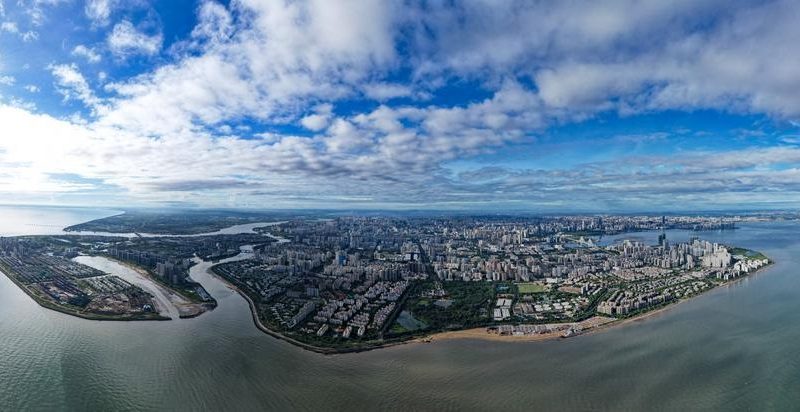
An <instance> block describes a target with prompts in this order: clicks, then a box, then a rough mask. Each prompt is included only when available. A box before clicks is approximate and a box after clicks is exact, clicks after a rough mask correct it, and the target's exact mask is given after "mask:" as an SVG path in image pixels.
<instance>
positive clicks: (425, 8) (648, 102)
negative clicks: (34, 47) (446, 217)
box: [0, 0, 800, 209]
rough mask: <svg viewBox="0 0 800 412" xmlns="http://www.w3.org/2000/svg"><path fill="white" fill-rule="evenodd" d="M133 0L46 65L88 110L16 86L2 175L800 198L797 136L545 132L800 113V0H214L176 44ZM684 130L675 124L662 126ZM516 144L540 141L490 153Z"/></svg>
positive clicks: (96, 182)
mask: <svg viewBox="0 0 800 412" xmlns="http://www.w3.org/2000/svg"><path fill="white" fill-rule="evenodd" d="M115 4H116V2H113V1H91V2H89V3H87V5H86V6H85V14H86V16H87V24H90V25H91V26H92V27H93V28H94V30H106V33H105V36H106V37H105V42H104V43H102V44H95V45H90V44H83V43H80V44H78V45H76V46H74V47H72V48H70V49H69V53H70V54H71V57H72V58H74V59H77V60H75V61H64V62H55V63H51V64H50V65H49V66H48V70H49V72H50V73H51V74H52V87H53V88H54V90H55V91H56V92H57V93H59V94H60V96H61V97H62V99H63V101H72V102H80V103H81V104H82V105H83V107H84V109H85V110H84V111H83V113H82V114H79V115H77V116H73V117H64V116H53V115H48V114H47V113H42V112H32V111H31V110H29V109H30V108H28V109H25V108H21V105H20V104H14V99H6V100H5V102H6V103H5V104H4V105H3V106H1V107H0V125H2V126H0V128H1V129H0V130H1V131H2V134H3V136H8V137H3V138H1V139H0V191H1V192H6V193H32V195H31V196H33V195H35V194H42V195H43V194H49V193H64V192H69V193H91V192H93V191H94V192H102V193H104V195H105V196H109V198H112V197H113V198H114V199H124V198H130V199H135V200H136V201H137V202H159V201H166V200H169V201H175V200H181V201H186V202H193V203H198V204H208V205H217V206H250V207H291V206H308V207H324V206H336V207H350V206H354V207H355V206H357V207H369V206H376V207H430V208H479V209H485V208H489V207H492V206H491V205H493V204H494V205H502V207H507V208H517V209H525V208H528V209H548V208H549V209H552V208H555V209H558V208H562V207H570V206H571V207H573V208H576V209H580V208H582V206H581V205H587V204H589V203H591V205H590V206H591V207H588V206H587V207H583V208H584V209H591V208H596V209H602V208H606V207H607V208H617V209H632V208H639V209H651V208H661V206H663V207H665V208H666V207H695V206H696V207H698V208H707V207H711V206H713V205H715V204H717V203H718V204H720V205H721V206H723V207H726V206H731V205H733V206H735V205H739V204H741V203H742V199H741V197H742V196H744V195H745V194H746V195H747V196H746V197H747V199H746V200H748V201H749V202H750V203H752V204H754V205H759V204H763V205H771V204H778V203H780V204H781V205H786V204H792V202H796V201H798V200H800V191H799V190H798V189H799V188H798V187H797V183H795V182H797V181H800V180H798V179H797V177H798V176H797V175H798V173H800V171H798V170H800V169H798V165H799V164H800V154H799V153H800V149H798V148H797V147H796V146H795V145H794V143H792V142H793V141H792V140H791V138H788V140H787V138H784V139H783V140H781V142H780V143H775V144H772V145H769V147H765V146H764V145H763V144H760V143H753V144H752V145H744V146H742V145H739V146H738V147H731V148H730V149H719V150H706V149H697V150H689V151H683V152H681V153H679V154H678V153H672V154H670V153H663V150H662V152H661V153H652V154H647V155H645V156H642V155H625V154H619V155H617V156H616V157H615V158H614V159H611V160H607V161H586V162H577V163H576V162H571V163H570V164H569V165H563V166H560V167H552V166H548V167H542V166H539V165H538V164H537V159H538V158H539V157H538V155H537V145H536V142H537V141H538V140H539V139H542V138H546V137H547V136H548V134H549V133H550V132H551V131H552V130H554V129H555V128H560V127H565V126H566V125H570V124H576V123H585V122H591V121H597V120H596V119H600V118H603V119H607V118H612V119H614V120H613V121H614V122H618V123H619V128H624V125H625V122H626V119H630V118H633V117H636V116H644V115H650V114H653V113H666V112H670V111H681V112H693V111H699V110H705V111H709V110H710V111H713V112H717V113H723V114H726V115H728V116H762V117H764V118H765V119H768V120H767V121H769V122H774V123H781V124H791V122H792V121H794V120H796V119H797V118H798V117H800V100H798V99H797V97H796V96H798V95H800V75H798V73H800V25H798V24H796V23H797V21H800V7H798V5H797V3H796V2H791V1H770V2H750V1H724V2H723V1H707V2H695V1H677V2H670V3H669V4H667V3H665V2H660V1H633V0H631V1H618V2H602V3H601V2H580V1H562V2H512V3H509V4H508V7H505V8H503V7H497V4H496V3H495V2H491V1H469V2H459V3H457V4H455V5H454V4H452V2H449V1H425V2H422V1H419V2H417V1H388V2H375V1H367V0H364V1H351V2H346V3H334V2H330V1H324V0H309V1H302V2H284V1H255V0H235V1H233V2H231V4H230V6H228V7H226V6H224V5H222V4H220V3H217V2H214V1H204V2H202V3H200V4H199V6H198V8H197V10H196V18H197V21H196V23H195V25H194V27H192V28H191V30H189V31H188V33H189V34H187V35H186V36H185V37H184V38H181V39H180V40H178V41H176V42H171V43H170V44H169V46H168V47H165V38H164V35H163V33H162V31H161V30H157V29H154V28H153V27H152V25H151V24H143V25H142V24H138V25H137V24H135V23H134V21H132V20H130V19H129V17H126V16H123V17H122V18H121V19H120V20H119V21H113V19H114V16H115V15H114V5H115ZM37 7H38V9H36V10H38V12H39V13H44V11H43V9H42V6H41V5H37ZM42 18H43V17H42ZM3 27H5V26H3ZM9 27H11V26H9ZM104 27H105V28H107V29H103V28H104ZM6 31H9V30H6ZM17 31H19V30H17ZM103 52H105V53H109V54H107V55H111V56H113V57H114V59H112V60H114V62H109V63H108V64H128V63H126V60H128V59H133V58H144V59H151V60H149V62H150V63H148V64H149V65H150V67H149V68H148V69H147V70H144V71H142V72H141V73H139V74H136V75H132V76H129V77H127V78H121V79H119V78H118V79H114V80H113V81H110V82H102V81H98V82H95V81H94V80H92V79H89V78H88V77H87V76H85V75H84V74H83V73H82V70H81V67H80V66H79V65H78V63H76V62H80V63H81V64H100V63H101V62H104V59H103V58H102V53H103ZM0 58H2V53H0ZM0 61H1V60H0ZM0 74H2V72H0ZM34 87H37V86H34ZM37 90H38V89H37ZM453 96H461V97H453ZM670 139H671V137H670V134H669V133H665V134H663V135H659V137H658V139H657V141H658V142H659V144H661V145H662V146H659V147H663V146H668V145H669V141H670ZM636 141H637V142H639V143H641V142H642V140H641V139H638V138H637V139H636ZM608 142H609V144H613V145H617V146H620V147H621V148H624V147H632V145H634V144H638V143H634V142H633V141H631V140H625V139H620V138H619V137H618V136H617V137H614V136H609V140H608ZM515 147H520V148H524V149H525V150H527V151H528V152H529V153H530V160H528V161H525V162H522V164H521V165H520V164H515V165H514V166H509V165H505V164H502V163H503V162H502V161H498V159H497V157H496V156H495V157H494V159H495V160H494V162H493V164H491V165H487V164H481V161H480V159H482V158H483V157H485V156H488V155H492V154H496V153H498V152H501V153H502V152H503V151H504V150H509V148H511V149H510V150H513V148H515ZM581 153H582V152H581V151H580V150H577V151H575V154H576V155H578V156H579V155H580V154H581ZM587 157H588V156H587ZM500 160H502V159H500ZM465 162H466V163H469V165H468V166H464V164H466V163H465ZM458 163H461V164H462V165H461V166H458V167H456V166H454V165H455V164H458ZM517 163H519V162H517ZM64 176H67V177H68V178H65V177H64ZM22 177H24V179H21V178H22ZM22 180H24V181H27V182H31V183H27V184H21V183H19V182H20V181H22ZM712 197H713V199H712ZM654 205H660V206H658V207H654Z"/></svg>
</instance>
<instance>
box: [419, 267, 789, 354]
mask: <svg viewBox="0 0 800 412" xmlns="http://www.w3.org/2000/svg"><path fill="white" fill-rule="evenodd" d="M773 266H774V262H773V261H772V259H770V263H768V264H767V265H766V266H763V267H760V268H758V269H756V270H755V271H754V272H752V273H748V274H747V275H745V276H741V277H739V278H736V279H733V280H730V281H728V282H725V283H723V284H720V285H717V286H715V287H713V288H711V289H708V290H705V291H703V292H700V293H698V294H696V295H693V296H690V297H688V298H683V299H681V300H678V301H675V302H672V303H670V304H668V305H665V306H662V307H659V308H657V309H653V310H651V311H647V312H644V313H641V314H639V315H636V316H633V317H630V318H618V319H616V320H613V321H611V322H608V323H604V324H601V325H597V326H594V327H591V328H589V329H585V330H583V331H582V332H581V333H579V334H578V335H575V336H571V337H570V338H575V337H578V336H583V335H588V334H592V333H599V332H603V331H607V330H611V329H617V328H621V327H624V326H629V325H632V324H634V323H636V322H643V321H646V320H647V319H649V318H652V317H655V316H657V315H662V314H664V313H666V312H668V311H669V310H672V309H674V308H676V307H678V306H679V305H680V304H682V303H685V302H689V301H691V300H693V299H695V298H699V297H701V296H704V295H706V294H707V293H710V292H712V291H715V290H721V289H722V288H723V287H730V286H733V285H735V284H737V283H739V282H742V281H744V280H746V279H748V278H750V277H751V276H755V275H757V274H761V273H762V272H765V271H766V269H769V268H771V267H773ZM590 319H591V318H590ZM567 323H568V322H565V324H567ZM503 325H512V324H503ZM488 328H489V326H484V327H479V328H470V329H462V330H452V331H444V332H436V333H432V334H430V335H428V336H426V337H423V338H417V339H415V340H414V341H412V342H416V341H420V342H425V343H429V342H435V341H440V340H451V339H475V340H487V341H502V342H540V341H546V340H554V339H559V338H561V339H568V338H566V337H564V336H562V335H563V333H562V332H552V333H543V334H535V335H499V334H495V333H490V332H488V331H487V329H488Z"/></svg>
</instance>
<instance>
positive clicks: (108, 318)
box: [0, 265, 172, 322]
mask: <svg viewBox="0 0 800 412" xmlns="http://www.w3.org/2000/svg"><path fill="white" fill-rule="evenodd" d="M0 272H2V273H3V275H4V276H5V277H7V278H8V279H9V280H11V283H13V284H14V285H15V286H17V288H19V289H21V290H22V291H23V292H24V293H25V294H26V295H28V297H30V298H31V299H33V301H34V302H36V304H38V305H39V306H40V307H42V308H45V309H49V310H52V311H54V312H58V313H62V314H64V315H68V316H74V317H76V318H81V319H85V320H95V321H100V322H147V321H167V320H172V318H169V317H166V316H162V315H160V314H156V316H152V317H130V316H124V315H101V314H94V313H84V312H80V311H77V310H71V308H66V307H63V306H61V305H58V304H56V303H55V302H52V301H48V300H46V299H44V298H42V297H41V296H39V295H37V294H36V293H34V292H33V291H31V290H30V288H28V286H26V285H24V284H22V283H21V282H19V281H18V280H17V279H16V276H15V275H11V274H9V273H13V271H12V270H10V269H9V268H7V267H5V265H0Z"/></svg>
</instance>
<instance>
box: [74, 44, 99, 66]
mask: <svg viewBox="0 0 800 412" xmlns="http://www.w3.org/2000/svg"><path fill="white" fill-rule="evenodd" d="M72 55H73V56H79V57H83V58H85V59H86V61H88V62H89V63H99V62H100V60H102V57H101V56H100V53H98V52H97V50H95V49H94V48H93V47H86V46H84V45H82V44H79V45H77V46H75V48H74V49H72Z"/></svg>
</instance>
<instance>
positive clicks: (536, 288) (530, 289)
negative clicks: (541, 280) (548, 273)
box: [517, 282, 546, 294]
mask: <svg viewBox="0 0 800 412" xmlns="http://www.w3.org/2000/svg"><path fill="white" fill-rule="evenodd" d="M517 290H519V293H520V294H526V293H542V292H545V291H546V289H545V287H544V285H540V284H538V283H533V282H530V283H517Z"/></svg>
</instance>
